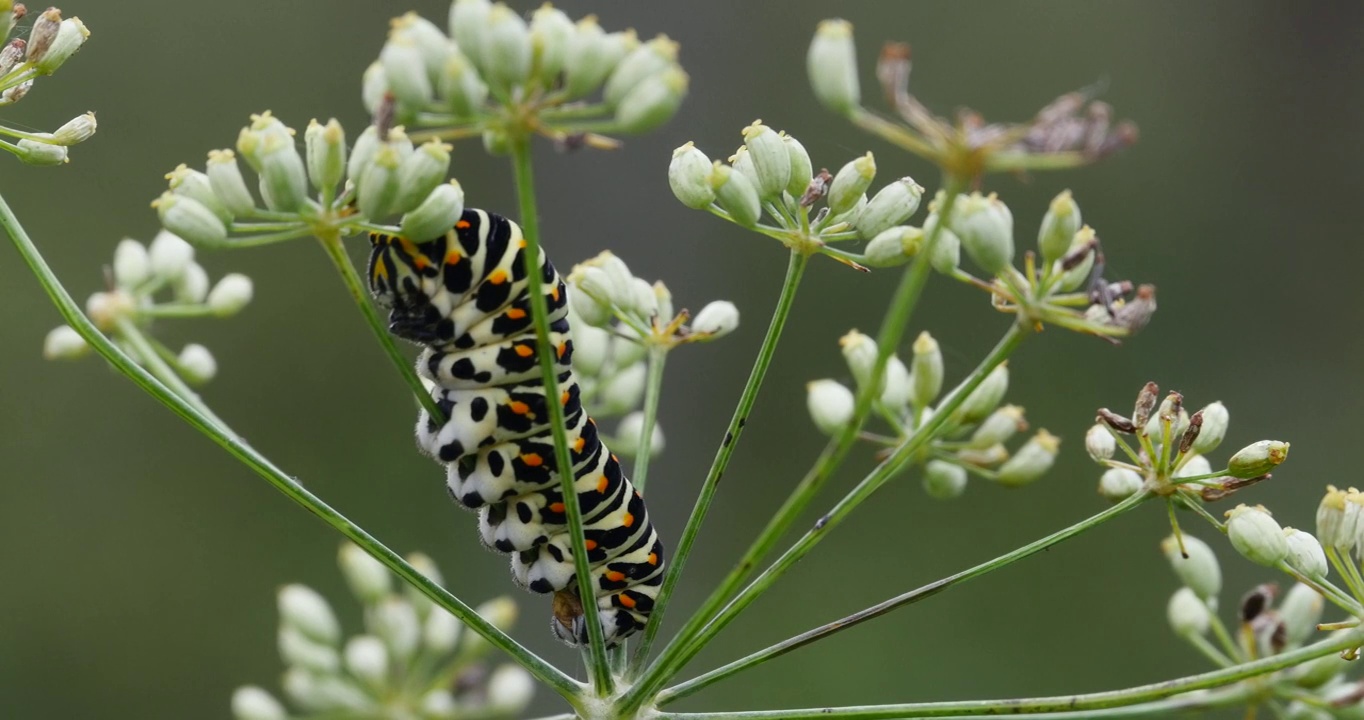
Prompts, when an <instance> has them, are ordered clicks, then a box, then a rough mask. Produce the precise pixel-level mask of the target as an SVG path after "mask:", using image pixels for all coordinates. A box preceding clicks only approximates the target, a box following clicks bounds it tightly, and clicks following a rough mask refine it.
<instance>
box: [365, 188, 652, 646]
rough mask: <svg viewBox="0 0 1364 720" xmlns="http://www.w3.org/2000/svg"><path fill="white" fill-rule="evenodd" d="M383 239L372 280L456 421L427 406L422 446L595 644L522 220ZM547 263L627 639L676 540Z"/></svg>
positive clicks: (595, 526) (579, 470) (583, 489)
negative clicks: (602, 397) (590, 389)
mask: <svg viewBox="0 0 1364 720" xmlns="http://www.w3.org/2000/svg"><path fill="white" fill-rule="evenodd" d="M370 243H371V253H370V260H369V285H370V291H371V292H372V293H373V295H374V297H375V300H376V301H377V302H378V303H379V304H380V305H383V306H386V307H387V308H388V309H389V331H390V332H392V333H393V334H394V335H396V336H398V337H400V338H403V339H406V340H409V341H412V342H414V343H417V344H419V345H421V346H423V350H422V352H421V355H420V357H419V358H418V360H417V370H418V373H419V374H420V375H421V376H422V377H423V378H424V379H425V380H426V381H427V382H428V384H429V386H430V387H431V397H432V399H434V400H435V402H436V404H437V406H438V407H439V408H440V409H441V411H442V412H443V413H444V414H445V417H446V418H448V420H446V421H445V422H444V423H438V422H436V421H435V420H433V419H432V418H431V416H430V415H429V414H428V413H427V412H426V411H425V410H423V411H422V412H421V413H420V415H419V417H418V420H417V444H418V447H419V448H420V449H421V450H422V451H423V452H425V453H427V454H429V455H431V456H432V457H433V458H434V459H436V460H437V461H438V462H440V463H443V464H444V465H445V467H446V486H447V489H448V490H449V493H450V495H451V497H453V498H454V499H455V501H456V502H458V503H459V504H460V505H462V506H464V507H466V508H469V509H471V510H477V511H478V525H479V535H480V536H481V538H482V541H483V543H484V544H485V545H487V546H488V547H490V548H492V549H494V550H497V551H499V552H502V553H506V554H510V555H511V570H512V577H513V578H514V579H515V580H516V582H517V583H518V584H520V585H521V586H522V587H525V588H526V589H528V590H530V591H531V592H536V593H550V592H553V593H554V601H553V612H552V620H551V622H550V627H551V628H552V630H553V631H554V634H555V635H556V636H557V637H558V638H559V639H560V640H563V641H564V642H566V643H568V644H569V645H577V644H580V643H584V642H586V640H587V627H586V623H585V622H584V621H583V609H582V600H581V598H580V597H579V596H578V591H577V584H576V575H575V572H574V565H573V550H572V542H571V540H570V537H569V532H568V518H567V515H566V514H565V508H564V503H563V495H562V494H561V490H560V481H559V477H560V476H559V470H558V468H557V461H556V459H555V457H556V456H555V446H554V438H553V435H552V433H551V430H550V424H549V406H548V405H547V402H549V400H548V399H547V398H546V397H545V395H546V393H545V387H544V384H543V382H542V381H541V377H542V376H541V370H540V365H539V362H538V357H537V354H536V353H537V349H538V342H539V341H538V339H537V337H536V334H535V328H534V327H533V324H532V319H531V297H530V289H529V278H528V277H527V273H526V264H525V257H524V256H525V254H526V241H525V239H524V238H523V237H522V236H521V228H520V227H518V226H517V225H516V223H514V222H511V221H510V220H507V219H506V218H503V217H500V216H498V215H495V214H492V213H488V212H485V211H482V210H474V209H466V210H465V211H464V213H463V215H462V217H461V218H460V220H459V221H458V222H456V223H455V226H454V228H453V229H451V230H449V231H447V232H446V233H445V234H443V235H441V236H439V237H435V238H431V239H425V240H415V239H412V238H406V237H402V236H400V235H390V234H383V233H371V234H370ZM535 267H536V268H537V271H538V272H539V273H540V280H541V282H542V289H543V292H544V296H545V301H546V305H547V306H548V309H549V315H548V320H549V328H550V333H549V338H548V339H549V342H550V343H551V344H552V346H553V350H554V358H555V363H556V364H555V370H556V372H557V373H558V385H559V398H558V402H559V403H560V404H561V405H562V406H563V408H564V417H565V419H566V423H565V424H566V426H567V431H568V443H569V449H570V455H571V457H572V462H573V477H574V484H573V488H574V492H575V493H576V495H577V498H578V506H579V508H580V509H581V511H582V518H583V532H584V540H585V547H586V549H587V557H588V563H589V565H590V566H591V572H592V585H593V587H594V588H595V592H596V597H595V598H593V600H594V601H595V602H596V603H597V607H598V609H599V611H600V617H601V624H602V629H603V631H604V634H605V637H606V642H607V644H608V645H609V646H614V645H616V644H619V642H620V641H621V640H623V639H624V638H626V637H628V636H630V635H631V634H633V633H635V632H637V631H639V630H640V629H642V628H643V627H644V626H645V624H646V623H647V622H648V618H649V613H650V611H651V610H652V609H653V603H654V599H655V597H656V596H657V593H658V589H659V586H660V585H661V584H662V582H663V545H662V543H661V542H660V540H659V538H658V533H657V532H656V531H655V530H654V527H653V524H652V523H651V522H650V521H649V513H648V511H647V510H646V509H645V507H644V498H643V497H642V496H641V495H640V494H639V492H638V491H636V490H635V488H634V486H633V485H632V484H631V483H630V480H629V479H628V478H626V477H625V474H624V472H622V470H621V465H620V461H619V460H618V459H617V457H616V456H615V455H614V454H612V453H611V451H610V450H608V449H607V448H606V447H605V445H603V444H602V441H601V439H600V437H599V436H598V433H597V426H596V423H594V422H593V421H592V419H591V418H589V417H588V416H587V413H586V412H585V411H584V409H583V407H582V404H581V402H580V400H579V391H578V383H577V381H576V379H575V378H574V374H573V368H572V364H571V361H572V356H573V341H572V339H571V336H570V328H569V321H568V288H567V286H566V284H565V283H564V281H563V280H562V279H561V278H560V277H559V273H558V272H557V271H556V270H555V269H554V265H553V264H551V263H550V261H549V258H548V256H547V255H546V254H545V253H544V252H543V250H542V251H541V253H540V257H539V258H538V261H537V262H536V265H535Z"/></svg>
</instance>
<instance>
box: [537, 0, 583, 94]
mask: <svg viewBox="0 0 1364 720" xmlns="http://www.w3.org/2000/svg"><path fill="white" fill-rule="evenodd" d="M573 33H574V28H573V21H572V20H569V19H568V16H567V15H565V14H564V13H563V11H562V10H559V9H557V8H555V7H554V6H553V5H550V4H549V3H545V4H544V5H541V6H540V9H538V10H536V11H535V12H534V13H531V16H530V45H531V54H532V57H533V58H534V63H533V65H534V67H535V74H536V77H538V78H539V79H540V82H541V83H542V84H544V85H546V86H549V85H552V84H553V83H554V81H555V80H557V79H558V77H559V73H560V72H561V71H562V70H563V69H564V56H565V55H566V54H567V53H568V42H569V38H571V37H573Z"/></svg>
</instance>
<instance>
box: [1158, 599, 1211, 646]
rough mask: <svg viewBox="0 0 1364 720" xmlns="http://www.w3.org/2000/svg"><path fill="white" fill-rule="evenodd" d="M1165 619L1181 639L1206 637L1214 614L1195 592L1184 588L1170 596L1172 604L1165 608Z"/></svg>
mask: <svg viewBox="0 0 1364 720" xmlns="http://www.w3.org/2000/svg"><path fill="white" fill-rule="evenodd" d="M1165 617H1166V618H1167V619H1168V620H1169V622H1170V629H1171V630H1174V631H1175V634H1176V635H1178V636H1180V637H1193V636H1197V635H1206V634H1207V632H1208V627H1209V625H1211V623H1212V613H1210V612H1208V606H1207V604H1205V603H1204V602H1203V601H1202V600H1200V599H1198V596H1197V595H1195V594H1194V591H1193V590H1190V589H1189V588H1186V587H1182V588H1180V589H1178V590H1176V591H1175V594H1174V595H1171V596H1170V604H1169V605H1168V606H1167V607H1166V608H1165Z"/></svg>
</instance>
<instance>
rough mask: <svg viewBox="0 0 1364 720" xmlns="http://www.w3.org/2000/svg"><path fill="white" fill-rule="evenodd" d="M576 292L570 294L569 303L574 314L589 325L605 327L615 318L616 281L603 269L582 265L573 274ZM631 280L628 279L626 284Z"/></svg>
mask: <svg viewBox="0 0 1364 720" xmlns="http://www.w3.org/2000/svg"><path fill="white" fill-rule="evenodd" d="M573 276H574V277H573V278H572V281H573V283H574V284H575V285H576V286H577V287H576V288H575V290H576V291H571V292H569V294H568V301H569V303H570V304H571V305H572V307H573V310H574V312H576V313H578V315H579V316H580V317H582V319H583V320H584V321H585V322H586V323H587V324H589V325H593V326H596V327H605V326H606V325H607V324H609V323H610V322H611V318H612V316H613V309H612V306H613V305H614V304H615V296H616V295H617V294H619V293H617V292H616V282H615V279H614V278H612V277H611V275H610V274H609V273H608V272H607V271H606V270H605V269H604V268H602V267H595V266H588V265H582V266H579V267H578V268H576V269H575V270H574V272H573ZM628 282H629V279H628V278H627V279H626V283H628Z"/></svg>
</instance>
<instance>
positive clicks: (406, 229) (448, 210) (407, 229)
mask: <svg viewBox="0 0 1364 720" xmlns="http://www.w3.org/2000/svg"><path fill="white" fill-rule="evenodd" d="M463 215H464V188H463V187H461V186H460V184H459V181H458V180H451V181H450V182H448V183H444V184H442V185H437V186H436V187H435V189H433V190H432V191H431V192H430V193H429V194H428V195H427V196H426V199H425V200H423V201H422V202H421V204H420V205H418V206H417V207H415V208H413V209H412V210H410V211H408V212H407V213H405V214H404V215H403V217H402V220H400V221H399V223H398V226H399V228H400V229H401V230H402V233H403V235H404V236H406V237H410V238H414V239H421V238H435V237H440V236H441V235H444V234H445V233H446V232H447V231H449V230H450V228H452V227H454V226H455V223H456V222H458V221H459V219H460V217H462V216H463Z"/></svg>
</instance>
